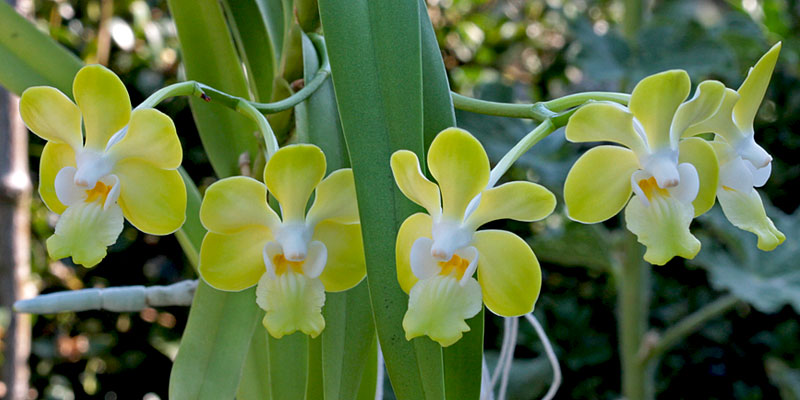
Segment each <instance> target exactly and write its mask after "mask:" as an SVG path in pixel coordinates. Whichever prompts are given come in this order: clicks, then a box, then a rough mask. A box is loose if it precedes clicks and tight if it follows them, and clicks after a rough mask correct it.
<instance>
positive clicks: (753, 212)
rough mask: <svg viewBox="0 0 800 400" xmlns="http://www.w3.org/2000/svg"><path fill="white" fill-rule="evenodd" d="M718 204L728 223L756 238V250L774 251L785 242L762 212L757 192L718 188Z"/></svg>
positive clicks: (761, 204)
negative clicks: (750, 233) (752, 234)
mask: <svg viewBox="0 0 800 400" xmlns="http://www.w3.org/2000/svg"><path fill="white" fill-rule="evenodd" d="M717 198H719V204H720V205H721V206H722V212H724V213H725V217H727V218H728V221H731V223H732V224H733V225H735V226H736V227H737V228H739V229H742V230H745V231H748V232H752V233H754V234H756V236H758V248H759V249H761V250H764V251H772V250H775V248H776V247H778V245H780V244H781V243H783V241H784V240H786V236H785V235H784V234H783V233H782V232H781V231H779V230H778V228H776V227H775V224H774V223H773V222H772V220H771V219H770V218H769V217H768V216H767V212H766V211H764V204H763V203H762V202H761V197H760V196H759V195H758V192H757V191H756V190H755V189H753V188H750V190H749V191H746V192H740V191H738V190H732V189H724V188H720V189H719V190H718V191H717Z"/></svg>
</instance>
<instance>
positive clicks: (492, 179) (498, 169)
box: [486, 118, 556, 188]
mask: <svg viewBox="0 0 800 400" xmlns="http://www.w3.org/2000/svg"><path fill="white" fill-rule="evenodd" d="M554 130H556V125H555V124H554V123H553V121H552V120H550V119H549V118H548V119H545V120H544V122H542V123H541V124H539V125H538V126H537V127H536V128H534V129H533V130H532V131H530V133H528V134H527V135H525V137H523V138H522V140H520V141H519V142H517V144H516V145H514V147H512V148H511V150H509V151H508V153H506V155H504V156H503V158H501V159H500V162H498V163H497V165H495V167H494V168H492V172H491V174H490V175H489V184H488V185H487V186H486V187H489V188H491V187H493V186H494V185H495V184H496V183H497V181H499V180H500V177H502V176H503V174H505V173H506V171H508V169H509V168H511V165H513V164H514V162H516V161H517V160H518V159H519V158H520V157H522V155H523V154H525V153H526V152H527V151H528V150H530V148H531V147H533V145H534V144H536V143H538V142H539V141H540V140H542V139H544V138H546V137H547V135H549V134H551V133H552V132H553V131H554Z"/></svg>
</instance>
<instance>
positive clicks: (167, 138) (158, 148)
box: [109, 108, 183, 169]
mask: <svg viewBox="0 0 800 400" xmlns="http://www.w3.org/2000/svg"><path fill="white" fill-rule="evenodd" d="M109 155H110V156H111V157H112V158H114V159H116V160H121V159H126V158H132V159H137V160H142V161H147V162H149V163H151V164H153V165H154V166H156V167H158V168H163V169H175V168H178V167H179V166H180V165H181V159H182V158H183V150H181V142H180V140H178V134H177V133H176V132H175V124H174V123H173V122H172V119H171V118H170V117H168V116H167V115H166V114H164V113H162V112H161V111H158V110H155V109H152V108H146V109H143V110H136V111H134V112H133V113H132V114H131V122H130V125H129V126H128V130H127V133H125V136H124V137H123V138H122V140H120V141H119V142H117V143H116V144H114V145H113V146H112V147H111V149H109Z"/></svg>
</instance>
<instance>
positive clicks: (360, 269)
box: [313, 221, 367, 292]
mask: <svg viewBox="0 0 800 400" xmlns="http://www.w3.org/2000/svg"><path fill="white" fill-rule="evenodd" d="M313 240H319V241H320V242H322V243H324V244H325V247H327V248H328V262H327V264H326V265H325V269H324V270H322V275H320V276H319V279H320V280H321V281H322V284H323V285H325V290H326V291H328V292H340V291H343V290H347V289H350V288H352V287H354V286H355V285H358V283H359V282H361V280H362V279H364V277H365V276H366V275H367V263H366V261H365V260H364V242H363V239H362V238H361V225H358V224H347V225H345V224H338V223H336V222H331V221H325V222H322V223H320V224H319V225H317V227H316V228H314V235H313Z"/></svg>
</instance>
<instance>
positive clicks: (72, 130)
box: [19, 86, 83, 150]
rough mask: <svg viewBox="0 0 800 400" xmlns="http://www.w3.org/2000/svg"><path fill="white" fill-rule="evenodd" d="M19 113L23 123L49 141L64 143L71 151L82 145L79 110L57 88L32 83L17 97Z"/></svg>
mask: <svg viewBox="0 0 800 400" xmlns="http://www.w3.org/2000/svg"><path fill="white" fill-rule="evenodd" d="M19 114H20V116H21V117H22V120H23V121H24V122H25V125H27V126H28V129H30V130H31V131H32V132H33V133H35V134H36V135H37V136H39V137H40V138H42V139H44V140H47V141H48V142H51V143H66V144H68V145H69V146H70V147H72V149H73V150H77V149H80V148H81V147H82V146H83V138H82V137H81V111H80V110H79V109H78V106H76V105H75V104H74V103H73V102H72V101H70V99H69V98H68V97H67V96H65V95H64V93H61V92H60V91H59V90H58V89H55V88H52V87H49V86H35V87H31V88H28V89H25V91H24V92H22V97H21V98H20V99H19Z"/></svg>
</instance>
